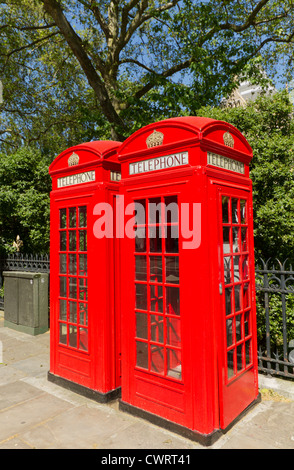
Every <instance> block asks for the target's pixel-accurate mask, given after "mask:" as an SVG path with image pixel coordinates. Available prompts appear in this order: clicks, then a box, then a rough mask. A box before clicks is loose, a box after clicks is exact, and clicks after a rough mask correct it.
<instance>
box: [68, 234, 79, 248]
mask: <svg viewBox="0 0 294 470" xmlns="http://www.w3.org/2000/svg"><path fill="white" fill-rule="evenodd" d="M76 249H77V234H76V231H75V230H71V231H70V232H69V251H76Z"/></svg>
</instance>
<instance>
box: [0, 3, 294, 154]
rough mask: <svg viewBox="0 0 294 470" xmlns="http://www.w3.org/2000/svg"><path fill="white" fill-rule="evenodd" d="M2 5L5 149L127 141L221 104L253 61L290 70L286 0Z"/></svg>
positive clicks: (290, 18) (292, 32) (289, 22)
mask: <svg viewBox="0 0 294 470" xmlns="http://www.w3.org/2000/svg"><path fill="white" fill-rule="evenodd" d="M0 5H1V8H2V11H1V20H0V34H1V43H0V58H1V71H0V74H1V77H2V79H3V84H4V105H3V107H2V109H3V111H5V112H4V114H2V120H3V122H2V127H3V128H2V130H1V131H0V132H2V139H3V140H4V141H5V144H7V145H9V144H10V145H16V146H17V145H19V144H20V143H22V142H25V143H26V144H31V142H30V139H31V140H32V139H36V141H39V142H40V139H41V140H42V142H43V140H44V139H43V137H44V134H45V133H49V135H50V136H53V140H54V141H56V142H57V144H58V146H59V147H60V146H61V147H62V145H65V144H66V143H68V142H69V141H70V140H72V141H73V140H74V139H81V138H85V139H87V138H88V137H89V135H91V134H92V136H93V137H97V138H104V137H105V136H108V137H111V138H114V139H116V140H120V139H124V138H125V137H127V136H128V135H129V134H130V133H131V132H133V131H134V130H136V129H137V128H138V127H141V126H142V125H144V124H146V123H149V122H150V121H154V120H158V119H161V118H162V117H170V116H175V115H179V114H184V113H187V114H195V112H196V110H197V109H198V108H199V107H200V106H202V105H204V104H216V103H217V102H218V101H219V99H220V98H221V97H222V96H223V95H224V94H225V93H227V92H228V91H230V90H231V89H232V87H234V86H235V82H234V77H235V76H238V75H239V73H240V71H241V70H243V69H244V66H245V65H246V64H247V63H249V62H250V61H251V60H252V59H253V58H254V57H257V56H258V57H260V59H261V60H262V61H263V63H265V64H266V66H267V69H270V71H271V72H273V73H274V68H275V67H276V66H279V65H280V61H279V58H280V56H281V54H282V56H283V58H287V57H288V56H289V60H288V61H287V60H286V59H285V60H284V65H285V71H286V72H289V71H290V72H291V71H292V65H293V64H292V59H291V58H292V56H293V54H292V53H293V35H294V26H293V25H294V21H293V12H294V6H293V4H292V1H289V0H279V1H277V0H252V1H250V2H248V1H247V0H206V1H200V0H160V1H159V0H108V1H104V0H103V1H102V0H95V1H94V0H77V1H73V0H67V1H65V0H7V1H5V2H0ZM287 54H288V56H287ZM256 70H257V69H256V67H255V68H254V72H256ZM13 118H15V119H13ZM26 119H27V120H28V122H29V125H30V126H31V129H32V132H29V133H28V132H26V131H25V128H26V126H25V125H24V123H25V120H26ZM93 122H95V123H96V124H97V125H96V127H95V126H93ZM78 129H79V130H78ZM38 131H39V132H38ZM60 134H62V135H63V139H64V141H62V139H61V138H60ZM0 137H1V135H0ZM85 139H84V140H85ZM49 143H50V142H49V138H48V139H47V144H49ZM51 143H52V140H51ZM75 143H76V141H75ZM44 145H45V147H46V142H45V144H44ZM49 147H50V145H49Z"/></svg>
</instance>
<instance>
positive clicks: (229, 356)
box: [227, 350, 235, 379]
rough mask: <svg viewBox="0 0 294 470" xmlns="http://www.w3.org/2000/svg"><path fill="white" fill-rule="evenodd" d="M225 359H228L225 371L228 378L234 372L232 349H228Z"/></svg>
mask: <svg viewBox="0 0 294 470" xmlns="http://www.w3.org/2000/svg"><path fill="white" fill-rule="evenodd" d="M227 361H228V369H227V373H228V379H230V378H231V377H233V376H234V375H235V374H234V350H232V351H228V354H227Z"/></svg>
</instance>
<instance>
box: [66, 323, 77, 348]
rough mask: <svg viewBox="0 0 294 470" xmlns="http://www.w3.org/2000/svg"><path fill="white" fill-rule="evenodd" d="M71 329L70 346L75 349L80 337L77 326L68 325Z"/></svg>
mask: <svg viewBox="0 0 294 470" xmlns="http://www.w3.org/2000/svg"><path fill="white" fill-rule="evenodd" d="M68 329H69V335H68V336H69V341H68V344H69V346H72V347H73V348H76V347H77V335H78V329H77V326H76V325H68Z"/></svg>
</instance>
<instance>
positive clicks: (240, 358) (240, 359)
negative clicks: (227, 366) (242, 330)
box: [237, 343, 243, 371]
mask: <svg viewBox="0 0 294 470" xmlns="http://www.w3.org/2000/svg"><path fill="white" fill-rule="evenodd" d="M242 369H243V343H242V344H239V346H237V371H240V370H242Z"/></svg>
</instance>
